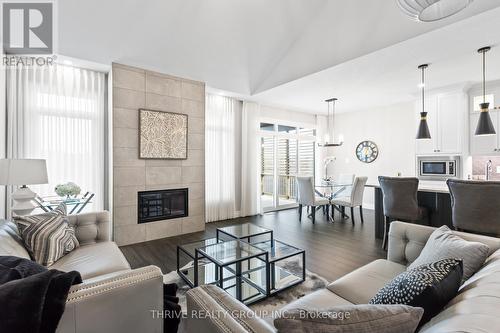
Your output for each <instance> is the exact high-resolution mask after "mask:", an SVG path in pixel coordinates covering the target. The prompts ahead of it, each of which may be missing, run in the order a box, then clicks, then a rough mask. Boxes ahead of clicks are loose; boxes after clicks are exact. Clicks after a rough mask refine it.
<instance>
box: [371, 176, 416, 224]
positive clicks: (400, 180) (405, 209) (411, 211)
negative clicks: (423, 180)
mask: <svg viewBox="0 0 500 333" xmlns="http://www.w3.org/2000/svg"><path fill="white" fill-rule="evenodd" d="M378 181H379V183H380V187H381V189H382V194H383V196H384V200H383V202H384V215H385V216H386V217H389V218H391V219H396V220H403V221H418V220H420V219H421V218H422V216H421V212H420V209H419V207H418V201H417V192H418V179H417V178H405V177H383V176H379V177H378Z"/></svg>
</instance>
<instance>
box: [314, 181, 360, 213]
mask: <svg viewBox="0 0 500 333" xmlns="http://www.w3.org/2000/svg"><path fill="white" fill-rule="evenodd" d="M351 189H352V184H348V183H342V182H337V181H334V180H323V181H322V182H321V183H320V184H317V185H315V189H314V191H315V192H316V194H317V195H319V196H320V197H323V198H326V199H328V201H329V202H330V206H331V207H332V209H331V210H330V209H328V219H329V220H330V221H331V222H333V221H334V216H333V215H334V210H336V211H338V212H339V213H340V214H341V216H342V217H343V218H346V219H348V218H349V217H350V216H349V215H347V214H346V213H345V210H344V209H341V208H340V207H338V206H337V205H334V204H332V200H333V199H336V198H341V197H345V196H349V195H350V192H351Z"/></svg>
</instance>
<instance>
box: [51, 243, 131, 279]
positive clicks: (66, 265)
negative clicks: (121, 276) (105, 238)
mask: <svg viewBox="0 0 500 333" xmlns="http://www.w3.org/2000/svg"><path fill="white" fill-rule="evenodd" d="M50 268H51V269H58V270H61V271H64V272H69V271H72V270H75V271H78V272H80V274H81V275H82V279H84V280H86V279H89V278H92V277H95V276H98V275H103V274H108V273H113V272H117V271H122V270H127V269H130V265H129V263H128V262H127V259H125V257H124V256H123V254H122V252H121V251H120V249H119V248H118V246H117V245H116V244H115V243H114V242H100V243H95V244H89V245H83V246H80V247H78V248H77V249H75V250H74V251H72V252H71V253H69V254H67V255H65V256H64V257H62V258H61V259H59V260H58V261H56V262H55V263H54V264H53V265H52V266H50Z"/></svg>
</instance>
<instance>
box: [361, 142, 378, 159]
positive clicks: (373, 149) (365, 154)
mask: <svg viewBox="0 0 500 333" xmlns="http://www.w3.org/2000/svg"><path fill="white" fill-rule="evenodd" d="M356 157H357V158H358V160H360V161H361V162H364V163H371V162H373V161H375V160H376V159H377V157H378V147H377V145H376V144H375V142H373V141H362V142H361V143H360V144H359V145H358V147H356Z"/></svg>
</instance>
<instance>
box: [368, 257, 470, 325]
mask: <svg viewBox="0 0 500 333" xmlns="http://www.w3.org/2000/svg"><path fill="white" fill-rule="evenodd" d="M462 270H463V269H462V261H461V260H459V259H443V260H439V261H436V262H434V263H431V264H425V265H422V266H418V267H416V268H414V269H410V270H408V271H406V272H403V273H401V274H399V275H398V276H396V277H395V278H394V279H392V280H391V281H389V282H388V283H387V284H386V285H385V286H383V287H382V288H381V289H380V290H379V291H378V292H377V294H376V295H375V297H373V298H372V299H371V300H370V304H406V305H410V306H415V307H421V308H423V309H424V315H423V316H422V320H421V322H420V323H421V324H424V323H426V322H427V321H429V320H430V319H431V318H432V317H434V316H435V315H436V314H438V313H439V312H440V311H441V310H442V309H443V308H444V306H445V305H446V304H448V302H449V301H450V300H451V299H452V298H453V297H455V296H456V295H457V292H458V288H459V287H460V281H461V280H462Z"/></svg>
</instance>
